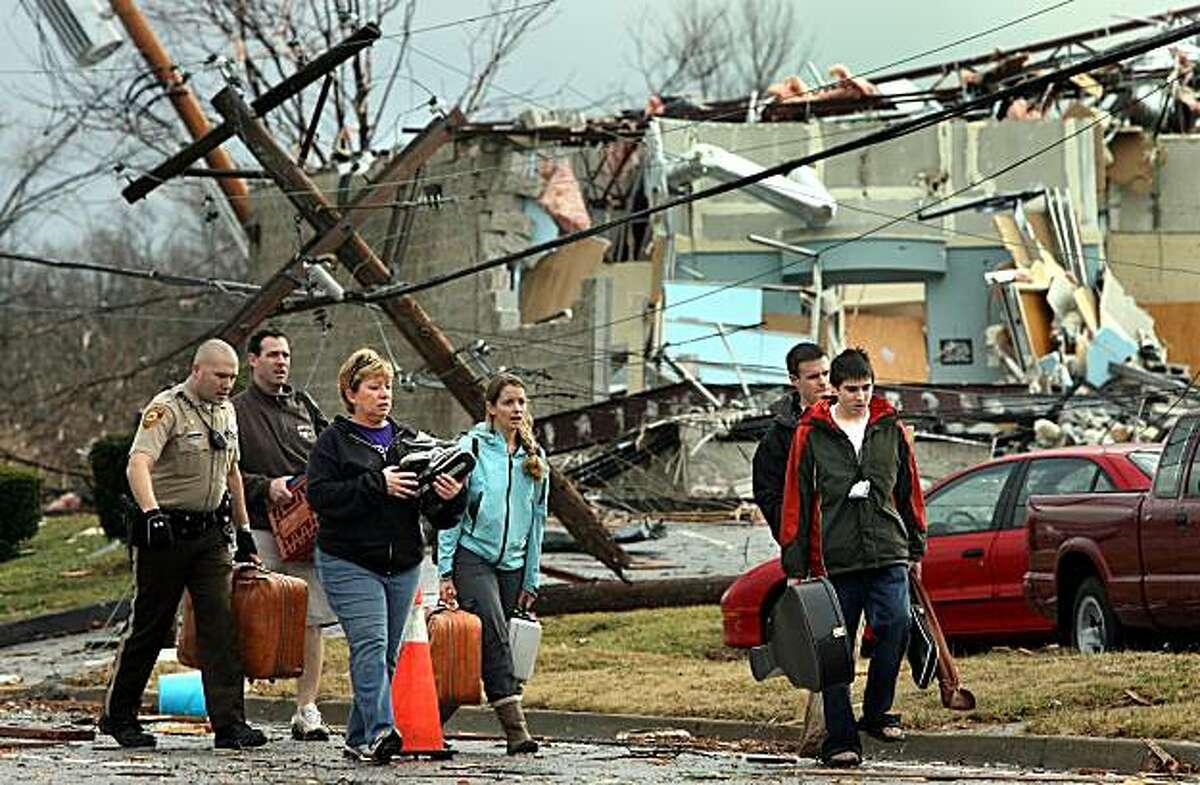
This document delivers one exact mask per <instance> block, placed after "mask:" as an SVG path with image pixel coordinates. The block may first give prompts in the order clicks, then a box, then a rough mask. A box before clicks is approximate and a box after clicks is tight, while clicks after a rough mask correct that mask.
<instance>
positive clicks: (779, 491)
mask: <svg viewBox="0 0 1200 785" xmlns="http://www.w3.org/2000/svg"><path fill="white" fill-rule="evenodd" d="M787 371H788V379H789V380H790V381H791V383H792V387H793V389H792V390H791V391H790V392H788V393H787V394H786V395H784V396H783V397H781V398H779V399H778V400H777V401H775V403H773V404H771V409H770V411H771V415H772V420H771V425H770V427H768V428H767V432H766V434H765V435H763V437H762V441H760V442H759V443H758V448H757V449H756V450H755V451H754V502H755V503H756V504H757V505H758V508H759V509H760V510H762V514H763V517H764V518H766V519H767V525H768V526H770V527H771V534H773V535H774V536H775V538H776V539H779V508H780V506H781V505H782V504H783V475H784V470H786V469H787V459H788V451H789V450H790V449H791V447H792V435H793V434H794V433H795V432H796V424H797V423H799V422H800V415H801V414H803V413H804V410H805V409H807V408H808V407H809V406H812V405H813V404H814V403H816V402H817V401H819V400H821V398H822V396H825V395H828V394H829V392H830V389H829V358H828V357H826V356H825V350H824V349H822V348H821V347H820V346H817V345H816V344H815V343H809V342H807V341H804V342H802V343H798V344H796V345H795V346H793V347H792V348H791V350H790V351H789V352H788V353H787Z"/></svg>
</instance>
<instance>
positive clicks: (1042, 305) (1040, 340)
mask: <svg viewBox="0 0 1200 785" xmlns="http://www.w3.org/2000/svg"><path fill="white" fill-rule="evenodd" d="M1021 316H1022V319H1023V321H1024V322H1025V330H1026V332H1027V333H1028V334H1029V346H1030V348H1031V349H1033V357H1034V359H1035V360H1036V359H1037V358H1038V357H1043V356H1045V355H1047V354H1049V353H1050V350H1051V349H1052V348H1053V347H1052V345H1051V342H1050V334H1051V323H1052V322H1053V321H1054V311H1053V310H1051V308H1050V304H1049V303H1048V302H1046V292H1044V291H1039V290H1030V289H1024V290H1022V291H1021Z"/></svg>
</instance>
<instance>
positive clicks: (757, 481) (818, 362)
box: [753, 341, 830, 754]
mask: <svg viewBox="0 0 1200 785" xmlns="http://www.w3.org/2000/svg"><path fill="white" fill-rule="evenodd" d="M785 362H786V364H787V371H788V380H789V381H790V382H791V383H792V390H791V391H790V392H788V393H787V394H786V395H783V396H782V397H780V398H779V399H778V400H776V401H775V403H773V404H771V409H770V411H771V415H772V419H771V425H770V427H768V428H767V432H766V433H765V434H764V435H763V437H762V440H761V441H760V442H759V443H758V448H757V449H756V450H755V451H754V473H753V478H754V502H755V503H756V504H757V505H758V509H760V510H762V514H763V517H764V518H766V519H767V525H768V526H770V527H771V535H772V536H773V537H775V539H776V540H778V539H779V511H780V508H781V507H782V506H783V486H784V475H785V474H786V472H787V460H788V452H789V451H790V450H791V448H792V436H793V435H795V433H796V425H797V424H798V423H799V422H800V416H801V415H802V414H804V410H805V409H807V408H808V407H810V406H812V405H813V404H815V403H816V402H817V401H819V400H821V398H823V397H824V396H826V395H828V394H829V393H830V387H829V357H828V356H826V354H825V350H824V349H822V348H821V347H820V346H817V345H816V344H815V343H809V342H808V341H802V342H800V343H798V344H796V345H795V346H793V347H792V348H791V349H790V350H789V351H788V353H787V358H786V360H785ZM824 735H825V722H824V720H823V718H822V711H821V695H820V693H816V692H814V693H810V694H809V696H808V705H807V706H806V707H805V709H804V733H803V740H802V742H801V753H802V754H811V752H813V751H815V748H816V747H817V745H819V744H820V743H821V739H822V738H823V737H824Z"/></svg>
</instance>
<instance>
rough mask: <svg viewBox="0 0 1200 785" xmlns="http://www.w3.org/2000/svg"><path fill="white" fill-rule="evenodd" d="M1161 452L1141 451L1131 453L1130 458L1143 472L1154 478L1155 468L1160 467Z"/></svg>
mask: <svg viewBox="0 0 1200 785" xmlns="http://www.w3.org/2000/svg"><path fill="white" fill-rule="evenodd" d="M1159 455H1161V453H1158V452H1150V451H1148V450H1147V451H1141V450H1139V451H1138V452H1131V453H1129V460H1130V461H1131V462H1132V463H1133V465H1134V466H1136V467H1138V469H1140V470H1141V472H1142V474H1144V475H1146V476H1147V477H1149V478H1150V479H1154V470H1155V469H1157V468H1158V457H1159Z"/></svg>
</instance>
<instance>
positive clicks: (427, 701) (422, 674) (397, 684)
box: [392, 590, 454, 758]
mask: <svg viewBox="0 0 1200 785" xmlns="http://www.w3.org/2000/svg"><path fill="white" fill-rule="evenodd" d="M392 714H393V715H394V716H395V720H396V730H398V731H400V738H401V739H402V740H403V741H404V746H403V749H402V754H404V755H413V756H418V755H425V756H428V757H431V758H449V757H451V756H452V755H453V754H454V750H452V749H450V748H448V747H447V746H446V741H445V739H443V738H442V723H441V720H440V718H439V716H438V697H437V685H436V684H435V683H434V680H433V657H432V656H431V655H430V653H429V630H428V629H427V628H426V626H425V613H424V611H423V610H422V608H421V592H420V590H418V591H417V596H416V598H415V599H414V600H413V606H412V609H411V610H410V611H409V614H408V622H407V623H406V624H405V625H404V640H403V641H402V642H401V643H400V656H399V657H398V658H397V659H396V672H395V674H394V675H393V676H392Z"/></svg>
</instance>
